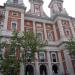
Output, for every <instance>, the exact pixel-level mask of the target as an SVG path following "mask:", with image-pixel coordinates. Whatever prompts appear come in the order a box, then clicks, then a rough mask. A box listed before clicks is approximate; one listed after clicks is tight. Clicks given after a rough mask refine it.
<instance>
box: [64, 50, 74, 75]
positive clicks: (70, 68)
mask: <svg viewBox="0 0 75 75" xmlns="http://www.w3.org/2000/svg"><path fill="white" fill-rule="evenodd" d="M64 57H65V62H66V65H67V72H68V73H69V75H74V70H73V66H72V61H71V58H70V55H69V52H68V51H67V50H64Z"/></svg>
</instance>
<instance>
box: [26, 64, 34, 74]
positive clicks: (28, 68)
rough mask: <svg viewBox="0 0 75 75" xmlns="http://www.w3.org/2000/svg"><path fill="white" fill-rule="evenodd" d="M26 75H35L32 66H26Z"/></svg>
mask: <svg viewBox="0 0 75 75" xmlns="http://www.w3.org/2000/svg"><path fill="white" fill-rule="evenodd" d="M25 73H26V74H25V75H34V69H33V67H32V66H31V65H28V66H26V72H25Z"/></svg>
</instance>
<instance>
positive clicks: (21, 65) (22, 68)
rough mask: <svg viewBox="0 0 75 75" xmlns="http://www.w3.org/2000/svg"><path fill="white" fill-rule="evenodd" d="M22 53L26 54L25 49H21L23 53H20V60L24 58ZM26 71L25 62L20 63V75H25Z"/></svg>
mask: <svg viewBox="0 0 75 75" xmlns="http://www.w3.org/2000/svg"><path fill="white" fill-rule="evenodd" d="M22 53H24V49H23V48H21V52H20V58H21V59H23V58H22ZM24 71H25V68H24V62H21V63H20V75H25V74H24V73H25V72H24Z"/></svg>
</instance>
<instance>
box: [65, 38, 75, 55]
mask: <svg viewBox="0 0 75 75" xmlns="http://www.w3.org/2000/svg"><path fill="white" fill-rule="evenodd" d="M65 47H66V49H67V50H69V52H70V54H71V55H75V40H74V39H73V38H70V39H69V41H67V42H66V45H65Z"/></svg>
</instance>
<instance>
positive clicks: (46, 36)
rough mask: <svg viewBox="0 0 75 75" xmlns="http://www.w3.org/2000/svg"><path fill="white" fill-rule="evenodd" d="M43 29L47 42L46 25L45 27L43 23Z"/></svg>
mask: <svg viewBox="0 0 75 75" xmlns="http://www.w3.org/2000/svg"><path fill="white" fill-rule="evenodd" d="M43 28H44V36H45V40H47V32H46V25H45V23H43Z"/></svg>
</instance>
